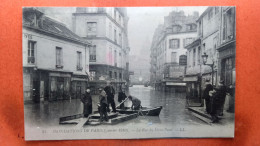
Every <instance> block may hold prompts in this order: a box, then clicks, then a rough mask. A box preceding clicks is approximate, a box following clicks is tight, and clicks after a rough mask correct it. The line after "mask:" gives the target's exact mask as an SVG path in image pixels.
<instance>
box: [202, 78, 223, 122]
mask: <svg viewBox="0 0 260 146" xmlns="http://www.w3.org/2000/svg"><path fill="white" fill-rule="evenodd" d="M226 94H227V88H226V86H225V85H224V81H223V80H221V81H219V84H218V86H217V87H216V88H215V87H213V85H211V84H210V82H209V80H208V79H207V80H206V88H205V90H204V92H203V98H204V99H205V104H206V112H207V113H208V114H210V115H211V118H212V123H217V122H218V121H219V116H223V109H224V104H225V98H226Z"/></svg>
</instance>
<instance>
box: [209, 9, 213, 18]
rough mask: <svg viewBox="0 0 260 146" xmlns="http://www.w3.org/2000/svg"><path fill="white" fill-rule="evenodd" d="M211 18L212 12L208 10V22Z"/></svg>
mask: <svg viewBox="0 0 260 146" xmlns="http://www.w3.org/2000/svg"><path fill="white" fill-rule="evenodd" d="M212 17H213V10H212V9H210V10H209V12H208V20H210V19H211V18H212Z"/></svg>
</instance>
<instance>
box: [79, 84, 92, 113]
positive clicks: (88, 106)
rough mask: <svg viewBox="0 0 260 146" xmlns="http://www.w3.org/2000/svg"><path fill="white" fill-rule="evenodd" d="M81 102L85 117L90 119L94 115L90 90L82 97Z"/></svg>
mask: <svg viewBox="0 0 260 146" xmlns="http://www.w3.org/2000/svg"><path fill="white" fill-rule="evenodd" d="M81 101H82V103H83V105H84V107H83V114H84V117H88V116H89V115H90V114H92V97H91V95H90V89H87V90H86V91H85V94H83V96H81Z"/></svg>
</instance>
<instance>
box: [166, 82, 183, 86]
mask: <svg viewBox="0 0 260 146" xmlns="http://www.w3.org/2000/svg"><path fill="white" fill-rule="evenodd" d="M166 86H186V83H174V82H166Z"/></svg>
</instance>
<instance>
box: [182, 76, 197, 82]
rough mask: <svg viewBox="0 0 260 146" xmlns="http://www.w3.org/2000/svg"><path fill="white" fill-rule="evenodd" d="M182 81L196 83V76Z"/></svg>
mask: <svg viewBox="0 0 260 146" xmlns="http://www.w3.org/2000/svg"><path fill="white" fill-rule="evenodd" d="M183 81H184V82H197V81H198V76H193V77H184V78H183Z"/></svg>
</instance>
